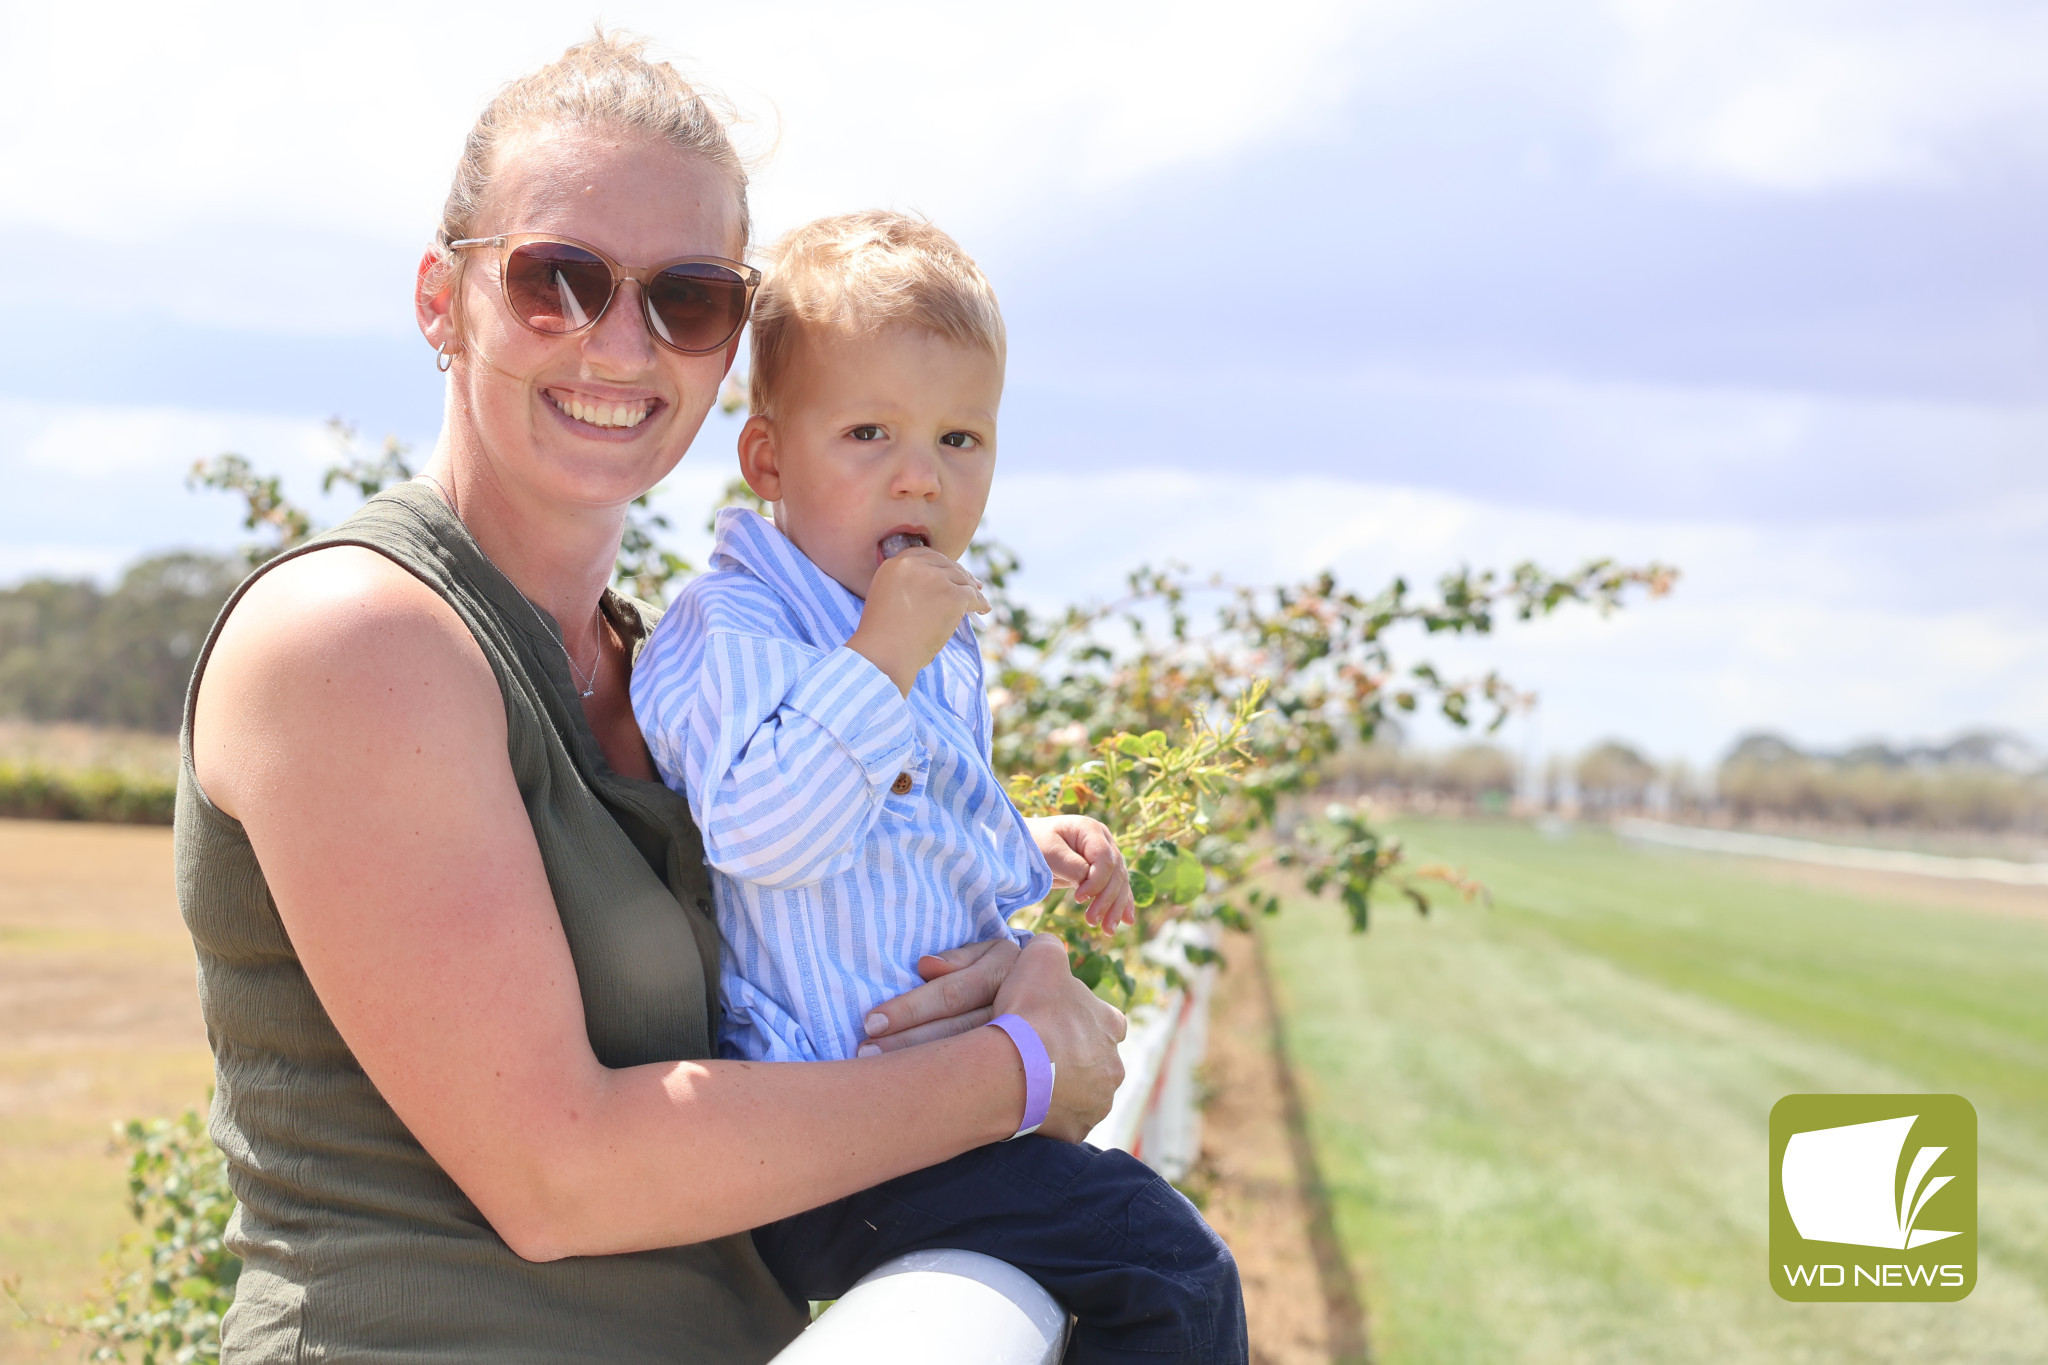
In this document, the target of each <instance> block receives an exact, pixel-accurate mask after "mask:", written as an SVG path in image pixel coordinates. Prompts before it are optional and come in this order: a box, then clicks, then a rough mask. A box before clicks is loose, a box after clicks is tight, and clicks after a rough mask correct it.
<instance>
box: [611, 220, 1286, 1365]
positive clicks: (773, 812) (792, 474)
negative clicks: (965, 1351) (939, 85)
mask: <svg viewBox="0 0 2048 1365" xmlns="http://www.w3.org/2000/svg"><path fill="white" fill-rule="evenodd" d="M1004 358H1005V339H1004V332H1003V324H1002V316H1001V313H1000V311H999V310H998V308H997V306H996V300H995V295H994V291H993V290H992V289H991V288H990V287H989V284H988V281H987V279H986V278H985V277H984V276H983V275H982V273H981V271H980V270H979V269H978V268H977V267H976V266H975V265H974V263H973V261H972V260H970V259H969V258H968V257H967V256H966V254H965V253H964V252H962V251H961V250H960V248H959V246H958V245H957V244H956V243H954V241H953V240H952V239H951V238H950V237H948V236H946V235H945V234H944V233H942V232H940V231H938V230H937V229H936V228H934V227H932V226H930V225H929V224H926V223H923V222H920V221H918V220H916V219H911V218H907V217H904V216H902V215H897V214H887V213H863V214H852V215H847V216H844V217H838V218H828V219H821V220H819V221H817V222H814V223H811V224H809V225H807V226H805V227H802V228H799V229H797V230H796V231H795V232H793V233H791V234H790V235H789V236H788V237H786V238H784V239H783V242H782V243H781V244H780V246H779V248H778V260H777V262H776V268H775V270H774V273H773V274H772V276H771V278H770V279H769V281H768V282H767V284H766V285H765V286H764V287H763V289H762V291H761V294H760V297H759V300H758V302H757V304H756V307H755V312H754V318H753V368H752V381H751V382H752V392H751V395H750V400H751V407H752V415H751V416H750V417H749V419H748V421H747V425H746V427H745V429H744V430H743V431H742V432H741V435H740V465H741V470H742V472H743V473H744V474H745V476H746V479H747V482H748V484H749V485H750V486H751V487H752V488H753V490H754V491H755V493H757V494H758V495H760V497H761V498H762V499H763V500H764V501H766V502H768V503H770V504H772V505H773V508H774V514H775V515H774V521H773V523H772V524H771V523H770V522H769V521H767V520H764V519H763V518H761V517H759V516H757V515H756V514H754V513H752V512H748V511H740V510H730V509H729V510H727V511H725V512H722V513H720V514H719V518H718V523H717V543H716V547H715V548H714V550H713V552H712V559H711V570H710V572H708V573H706V574H704V575H703V576H701V577H699V578H697V579H696V580H695V581H693V582H692V583H691V584H690V585H689V586H688V587H687V588H686V589H685V590H684V591H683V593H682V595H681V597H680V598H679V599H678V601H677V602H676V604H675V606H674V607H673V608H671V609H670V611H669V612H668V614H667V615H666V616H665V617H664V618H663V620H662V622H661V624H660V625H659V626H658V627H657V628H656V630H655V632H654V635H653V637H652V638H651V639H650V640H649V641H648V643H647V646H646V648H645V649H644V650H643V651H642V653H641V655H640V659H639V661H638V663H637V665H636V667H635V669H634V675H633V708H634V712H635V714H636V715H637V716H638V718H639V721H640V726H641V729H642V731H643V732H644V733H645V735H646V737H647V743H648V747H649V749H650V750H651V751H652V753H653V755H654V761H655V765H656V767H657V768H658V769H659V771H660V773H661V775H662V779H663V780H664V781H666V782H667V783H668V784H669V785H670V786H672V787H674V788H675V789H676V790H678V791H680V792H682V793H683V795H684V796H686V797H687V798H688V799H689V802H690V809H691V812H692V813H693V814H694V816H695V817H696V820H697V824H698V826H699V829H700V831H701V832H702V834H703V838H704V846H705V852H706V860H707V861H708V862H709V863H710V865H711V867H712V869H713V872H714V876H713V885H714V894H715V897H716V904H717V911H718V921H719V928H720V930H721V933H722V935H723V938H724V946H723V949H722V951H721V956H720V964H719V966H720V982H721V992H722V995H723V999H724V1005H725V1018H724V1024H723V1026H722V1028H721V1032H720V1046H721V1050H722V1051H723V1052H724V1053H725V1054H726V1055H728V1056H735V1057H744V1058H749V1059H754V1060H764V1061H820V1060H836V1059H844V1058H848V1057H853V1056H856V1055H858V1054H859V1052H860V1050H861V1047H862V1044H863V1043H864V1041H865V1039H866V1031H865V1027H864V1023H865V1020H866V1018H867V1016H868V1014H869V1013H870V1012H871V1011H872V1010H873V1009H874V1007H875V1006H876V1005H878V1004H880V1003H882V1002H883V1001H885V1000H888V999H890V998H892V997H894V996H896V995H899V994H901V993H902V992H904V991H906V990H909V989H911V988H912V987H914V986H917V985H918V984H920V981H921V978H920V977H919V976H918V974H917V971H916V962H917V960H918V958H919V957H920V956H922V955H924V954H927V953H935V952H939V951H942V950H944V949H947V948H952V947H957V946H959V945H961V944H963V943H969V942H974V941H977V940H981V939H986V938H991V937H994V936H997V935H1000V934H1010V935H1012V936H1013V937H1016V938H1018V939H1020V940H1021V939H1023V938H1026V937H1028V935H1024V934H1022V933H1019V932H1017V931H1014V930H1011V929H1010V928H1009V926H1008V919H1009V916H1010V915H1011V914H1013V913H1014V912H1016V911H1017V910H1020V909H1022V908H1023V907H1025V906H1027V905H1031V904H1033V903H1035V902H1036V901H1038V900H1040V899H1042V898H1043V897H1044V896H1045V894H1046V893H1047V892H1048V891H1049V890H1050V889H1051V887H1052V885H1053V883H1054V881H1055V878H1056V877H1057V879H1058V880H1059V881H1060V882H1061V883H1063V884H1066V885H1072V886H1075V887H1076V895H1077V897H1078V898H1079V899H1081V900H1083V901H1086V902H1087V903H1088V905H1089V915H1088V917H1089V919H1090V921H1091V922H1095V923H1099V924H1101V925H1102V926H1103V927H1104V928H1105V929H1106V930H1113V929H1114V928H1116V926H1117V924H1118V923H1119V922H1120V921H1122V920H1123V919H1124V918H1125V917H1127V916H1129V915H1130V914H1131V913H1132V907H1131V901H1130V891H1129V885H1128V880H1127V877H1126V875H1125V873H1124V870H1123V865H1122V861H1121V859H1120V858H1119V857H1118V856H1117V853H1116V849H1115V844H1114V842H1113V841H1112V840H1111V839H1110V837H1109V833H1108V831H1107V830H1105V829H1104V828H1103V827H1102V826H1101V825H1100V824H1099V823H1097V822H1095V821H1093V820H1086V819H1081V818H1079V817H1072V816H1065V817H1054V818H1052V819H1049V820H1043V821H1027V820H1025V819H1024V818H1023V817H1022V816H1021V815H1020V814H1019V813H1018V811H1017V809H1016V807H1015V806H1014V805H1012V804H1011V802H1010V800H1009V798H1008V795H1007V794H1006V793H1005V792H1004V791H1003V788H1002V785H1001V783H999V782H998V781H997V780H996V777H995V774H994V772H993V771H992V769H991V767H990V755H989V746H990V740H991V731H992V724H991V718H990V714H989V708H988V700H987V697H986V694H985V691H984V688H983V683H982V672H981V655H980V650H979V648H978V647H977V645H976V642H975V638H974V634H973V631H972V629H971V628H970V627H969V626H968V624H967V617H968V615H969V614H970V613H973V612H986V611H987V610H988V603H987V601H986V600H985V598H984V597H983V596H982V593H981V590H980V585H979V584H978V583H976V582H975V580H974V578H973V577H972V575H970V574H968V573H967V571H966V570H965V569H963V568H961V566H960V565H959V563H958V562H957V561H958V559H959V557H960V556H961V555H962V554H964V553H965V552H966V549H967V545H968V541H969V539H970V538H971V537H972V535H973V533H974V530H975V528H976V527H977V525H978V524H979V523H980V520H981V514H982V510H983V507H984V506H985V504H986V502H987V499H988V490H989V483H990V480H991V478H992V476H993V474H994V469H995V454H996V409H997V407H998V405H999V403H1000V401H1001V398H1002V374H1003V363H1004ZM1022 1045H1023V1044H1022V1043H1021V1042H1020V1047H1021V1046H1022ZM1027 1069H1028V1064H1027ZM754 1238H755V1242H756V1244H757V1246H759V1248H760V1250H761V1253H762V1256H763V1257H764V1259H766V1261H767V1262H768V1266H769V1268H770V1269H771V1270H772V1271H773V1272H774V1273H775V1274H776V1276H777V1278H778V1279H779V1280H780V1281H781V1283H782V1285H783V1287H784V1288H785V1289H786V1290H787V1291H788V1292H789V1293H790V1294H791V1295H792V1296H793V1297H796V1298H799V1299H831V1298H837V1297H839V1296H840V1295H841V1294H843V1293H844V1292H845V1291H846V1290H847V1289H848V1288H850V1287H851V1286H852V1284H853V1283H854V1281H856V1280H857V1279H859V1278H860V1277H861V1276H862V1275H864V1274H866V1273H867V1272H868V1271H869V1270H872V1269H874V1268H875V1267H876V1266H878V1265H880V1264H881V1263H883V1262H884V1261H887V1260H889V1259H891V1258H893V1257H895V1256H897V1255H900V1254H902V1253H904V1252H907V1251H914V1250H919V1249H923V1248H935V1247H955V1248H962V1249H965V1250H970V1251H982V1252H986V1253H988V1254H990V1255H994V1256H998V1257H1000V1258H1002V1259H1004V1260H1006V1261H1009V1262H1010V1263H1011V1264H1013V1265H1015V1266H1017V1267H1018V1268H1019V1269H1021V1270H1023V1271H1025V1272H1026V1273H1027V1274H1029V1275H1031V1276H1032V1277H1033V1278H1035V1279H1037V1280H1038V1281H1039V1282H1040V1283H1041V1284H1043V1285H1044V1286H1045V1287H1046V1289H1047V1290H1048V1291H1049V1292H1051V1293H1052V1295H1053V1296H1054V1297H1055V1298H1056V1299H1058V1300H1059V1301H1060V1302H1061V1303H1062V1304H1063V1305H1065V1306H1066V1307H1067V1309H1068V1310H1069V1311H1070V1312H1072V1313H1074V1314H1075V1315H1076V1316H1077V1318H1078V1319H1079V1322H1078V1325H1077V1327H1076V1330H1075V1334H1074V1340H1073V1346H1072V1348H1071V1351H1070V1355H1069V1358H1070V1359H1074V1360H1084V1361H1111V1360H1125V1359H1132V1360H1136V1359H1144V1360H1150V1361H1160V1360H1166V1359H1173V1360H1190V1361H1199V1360H1215V1361H1242V1360H1244V1359H1246V1356H1247V1348H1246V1344H1245V1330H1244V1310H1243V1302H1242V1299H1241V1296H1240V1292H1239V1287H1238V1281H1237V1270H1236V1266H1235V1264H1234V1262H1233V1261H1232V1260H1231V1257H1230V1253H1229V1250H1228V1249H1227V1248H1226V1247H1224V1245H1223V1244H1222V1242H1221V1240H1220V1239H1218V1238H1217V1237H1216V1235H1215V1234H1214V1233H1213V1232H1212V1231H1210V1229H1209V1227H1208V1225H1207V1224H1206V1223H1204V1222H1203V1221H1202V1218H1201V1215H1200V1214H1198V1213H1197V1212H1195V1210H1194V1208H1193V1206H1192V1205H1190V1204H1188V1202H1187V1201H1186V1200H1185V1199H1184V1198H1182V1197H1181V1195H1180V1194H1179V1193H1178V1192H1177V1191H1175V1190H1174V1189H1173V1188H1172V1187H1171V1186H1170V1185H1168V1184H1166V1182H1165V1181H1163V1180H1161V1179H1160V1178H1159V1177H1158V1176H1157V1175H1155V1174H1154V1173H1153V1172H1152V1171H1150V1170H1149V1169H1148V1168H1146V1167H1145V1166H1144V1165H1143V1164H1141V1163H1139V1162H1138V1161H1136V1160H1134V1159H1133V1158H1132V1157H1130V1156H1129V1155H1128V1154H1126V1153H1123V1152H1103V1151H1098V1150H1097V1149H1095V1148H1093V1147H1090V1146H1088V1145H1086V1144H1079V1143H1064V1142H1056V1141H1053V1140H1051V1139H1047V1138H1041V1137H1036V1136H1026V1137H1022V1138H1019V1139H1017V1140H1014V1141H1010V1142H1006V1143H997V1144H993V1145H991V1146H988V1147H983V1148H979V1149H977V1150H975V1151H972V1152H968V1153H965V1154H964V1155H962V1156H959V1157H955V1158H954V1159H953V1160H951V1161H947V1162H942V1163H940V1164H939V1165H937V1166H933V1167H930V1168H928V1169H926V1170H922V1171H916V1172H912V1173H911V1174H909V1175H906V1176H901V1177H899V1178H897V1179H895V1180H892V1181H888V1182H886V1183H884V1184H882V1185H879V1186H877V1187H875V1188H874V1189H871V1190H866V1191H863V1192H861V1193H860V1194H856V1195H853V1196H851V1197H849V1198H847V1199H842V1200H839V1201H836V1202H834V1203H832V1204H828V1205H825V1206H824V1207H822V1208H818V1209H813V1210H811V1211H809V1212H807V1213H802V1214H798V1215H796V1216H795V1217H793V1218H787V1219H784V1220H782V1221H781V1222H778V1223H774V1224H770V1225H769V1226H767V1227H764V1228H759V1229H756V1230H755V1233H754Z"/></svg>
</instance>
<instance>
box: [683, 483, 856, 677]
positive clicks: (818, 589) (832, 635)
mask: <svg viewBox="0 0 2048 1365" xmlns="http://www.w3.org/2000/svg"><path fill="white" fill-rule="evenodd" d="M711 567H712V568H714V569H736V570H738V571H740V572H742V573H748V574H752V575H753V576H754V577H755V578H758V579H760V580H761V581H762V582H764V583H766V584H767V585H768V586H769V587H771V588H773V589H774V590H775V592H776V595H777V596H779V597H781V598H782V599H783V600H784V601H785V602H787V603H789V605H790V608H791V609H792V610H793V611H795V612H796V613H797V615H798V616H799V617H801V618H802V619H803V622H804V625H805V626H806V628H807V629H809V630H810V631H811V632H812V635H813V638H814V639H815V640H816V641H818V642H819V643H820V644H823V645H825V646H827V647H828V648H837V647H838V646H840V645H843V644H845V643H846V641H847V638H848V637H849V636H851V635H852V634H853V632H854V629H855V627H857V626H859V625H860V612H861V600H860V599H859V598H858V597H855V596H854V595H853V594H852V593H850V592H848V591H847V590H846V585H845V584H843V583H841V582H840V581H839V580H838V579H836V578H834V577H832V576H831V575H830V574H828V573H826V572H825V571H824V570H823V569H821V568H819V567H818V566H817V565H816V564H813V563H812V562H811V559H810V556H808V555H806V554H805V553H804V552H803V551H802V550H799V549H798V548H797V547H796V543H795V542H794V541H792V540H791V539H790V538H789V537H788V536H786V535H784V534H782V531H781V530H780V529H779V528H778V527H777V526H776V525H775V523H774V522H772V521H769V520H768V519H767V518H766V517H764V516H762V515H761V514H760V513H758V512H755V511H753V510H751V509H749V508H745V507H727V508H724V509H723V510H721V511H720V512H719V514H718V524H717V531H716V538H715V539H714V541H713V543H712V546H711Z"/></svg>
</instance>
